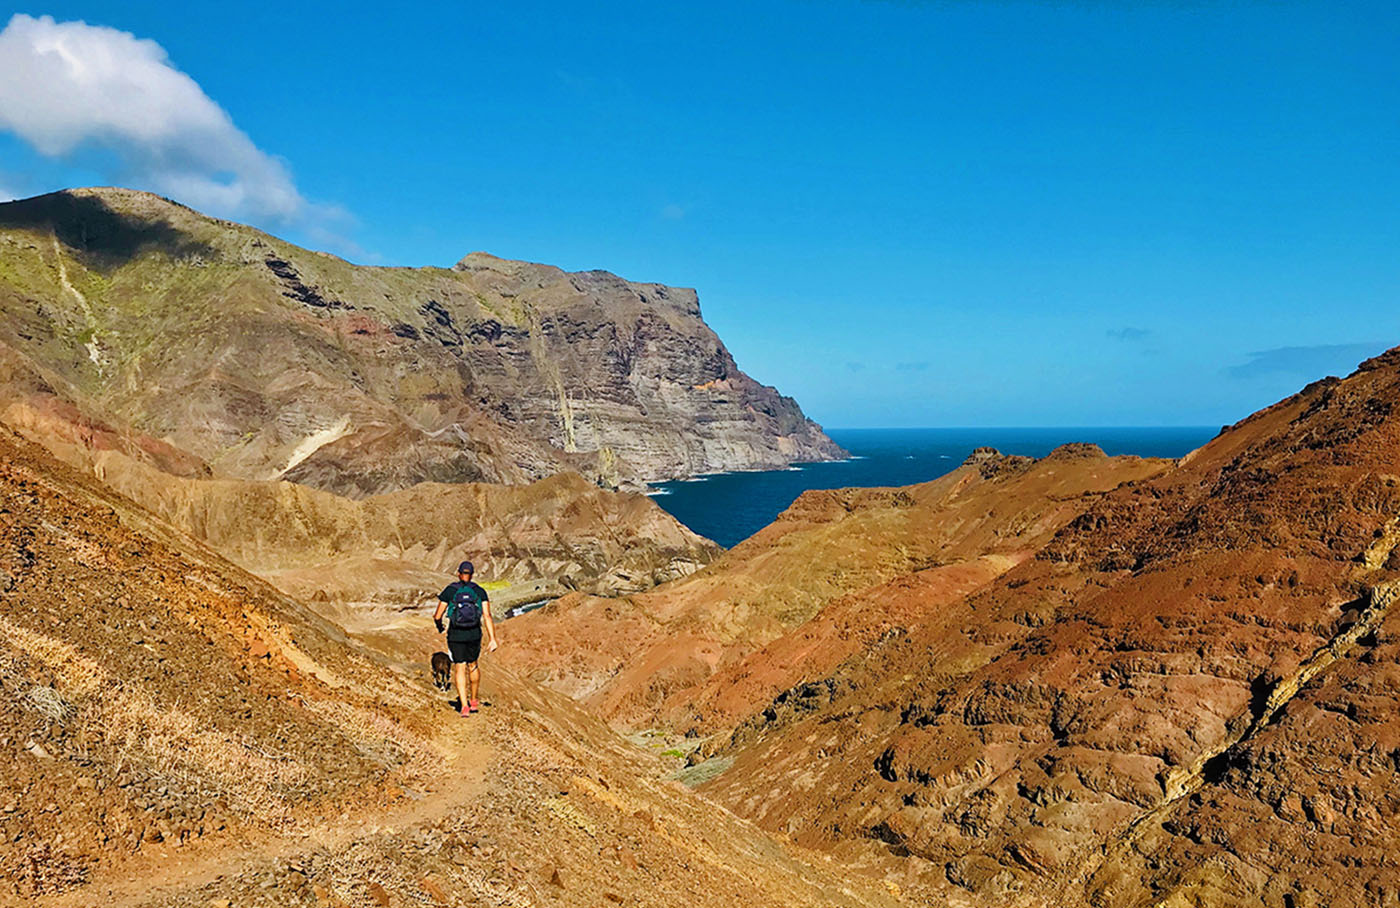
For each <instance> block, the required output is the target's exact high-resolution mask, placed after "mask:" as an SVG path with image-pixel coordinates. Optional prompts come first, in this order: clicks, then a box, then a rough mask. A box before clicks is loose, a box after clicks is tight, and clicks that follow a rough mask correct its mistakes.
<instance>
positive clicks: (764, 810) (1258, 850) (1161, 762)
mask: <svg viewBox="0 0 1400 908" xmlns="http://www.w3.org/2000/svg"><path fill="white" fill-rule="evenodd" d="M1397 402H1400V353H1397V352H1394V351H1392V353H1390V354H1387V355H1386V356H1383V357H1380V358H1377V359H1376V360H1372V361H1370V362H1369V363H1367V364H1364V365H1363V367H1362V369H1361V370H1360V371H1358V372H1357V373H1356V374H1354V375H1353V376H1351V377H1349V378H1347V379H1346V380H1344V381H1337V380H1331V381H1327V382H1319V383H1317V384H1315V385H1313V386H1310V387H1309V388H1308V389H1306V390H1305V391H1304V392H1302V393H1300V394H1299V395H1297V396H1295V397H1293V398H1290V399H1288V400H1286V401H1284V402H1282V403H1280V404H1278V405H1276V406H1274V407H1271V408H1269V409H1267V410H1264V411H1261V412H1260V413H1258V414H1256V415H1255V416H1253V417H1251V418H1249V419H1247V420H1245V421H1244V422H1242V423H1240V424H1238V425H1236V426H1234V427H1231V428H1230V429H1228V430H1227V431H1225V432H1224V433H1222V434H1221V436H1219V437H1218V438H1217V439H1215V440H1214V441H1212V442H1211V443H1210V444H1208V445H1206V446H1205V447H1204V448H1202V449H1201V450H1199V451H1197V452H1195V453H1194V454H1193V455H1192V456H1190V457H1188V458H1185V459H1184V460H1183V462H1182V463H1181V465H1180V466H1178V467H1177V468H1175V469H1172V470H1170V471H1168V472H1166V473H1164V474H1162V475H1160V476H1158V477H1156V478H1152V479H1147V480H1145V481H1141V482H1136V483H1130V484H1126V485H1124V486H1122V487H1119V488H1117V489H1115V490H1113V491H1110V492H1108V493H1107V494H1104V495H1102V496H1100V497H1099V498H1098V499H1097V500H1096V501H1095V502H1094V503H1093V504H1092V506H1090V507H1087V508H1086V509H1085V510H1084V511H1083V513H1082V514H1080V515H1079V516H1077V517H1075V518H1074V519H1073V520H1071V521H1069V522H1068V523H1067V525H1065V526H1064V527H1063V528H1062V529H1060V530H1059V532H1057V533H1056V534H1055V535H1054V536H1053V538H1051V539H1050V540H1049V541H1048V543H1047V544H1045V545H1043V546H1042V547H1040V548H1039V550H1038V551H1037V552H1036V553H1035V554H1034V557H1031V558H1028V559H1027V560H1025V561H1023V562H1021V563H1020V564H1018V565H1017V566H1015V567H1013V568H1011V569H1010V570H1008V571H1006V572H1005V573H1004V574H1002V575H1001V576H999V577H997V578H996V579H994V580H992V581H991V582H990V583H988V584H986V585H985V586H982V587H980V588H979V589H977V590H975V591H973V592H971V593H970V594H968V595H966V596H963V597H961V598H956V599H953V600H951V601H950V600H937V607H936V608H929V607H928V605H929V604H930V603H932V602H934V599H933V596H934V594H933V593H931V592H930V591H929V590H928V589H927V588H925V587H924V586H922V585H920V584H919V583H916V582H914V578H912V577H911V578H910V579H909V580H907V581H905V583H904V585H903V587H902V588H901V587H900V586H898V585H895V584H892V585H891V586H889V587H886V588H884V589H882V590H880V591H878V592H871V593H870V594H864V595H862V596H860V597H857V598H858V599H860V600H861V602H859V603H858V604H857V605H858V606H859V605H863V606H864V607H866V608H868V609H871V610H878V611H879V612H881V613H883V614H893V615H898V616H901V618H900V619H899V623H898V626H897V627H895V628H893V629H892V630H891V632H890V633H888V634H886V635H885V636H883V637H881V638H880V639H878V640H875V641H872V642H869V643H868V644H867V645H865V646H863V647H862V649H861V650H860V651H859V652H856V653H854V654H852V655H851V656H850V657H849V658H848V659H847V660H846V661H845V662H844V663H843V664H841V665H840V666H838V667H836V668H835V670H834V671H830V672H828V673H826V674H825V676H824V677H820V678H815V679H809V680H805V681H803V682H802V683H801V684H799V685H795V686H794V687H792V688H790V689H789V690H787V691H785V692H783V693H782V694H781V695H780V696H779V697H777V698H775V699H774V701H773V702H772V703H771V704H770V706H769V707H768V708H767V709H765V710H764V711H762V712H760V713H758V714H756V715H754V716H753V717H752V718H750V720H749V721H747V722H746V723H744V724H743V725H741V727H740V729H739V730H738V732H736V733H735V734H734V735H733V736H732V738H731V739H730V743H729V745H728V748H727V749H725V748H719V749H718V750H719V752H721V753H726V754H727V755H728V756H731V757H734V758H735V762H734V764H733V766H732V768H730V769H729V770H728V771H726V772H724V773H723V774H722V775H720V776H718V778H717V779H716V780H715V781H713V782H712V783H710V785H709V788H708V790H709V793H710V794H711V795H712V796H714V797H717V798H719V799H720V800H721V801H723V802H724V803H726V804H728V805H729V806H730V807H732V808H733V809H735V810H737V811H738V812H740V813H741V814H745V815H748V816H750V817H752V818H754V819H756V820H758V821H759V822H760V823H761V824H763V825H765V826H767V827H768V828H772V829H782V830H784V831H786V832H788V833H790V834H792V835H794V836H795V837H796V838H797V839H798V840H799V841H802V842H806V843H808V844H813V845H821V846H824V847H832V848H838V849H840V848H849V847H851V843H854V842H858V841H860V840H862V839H863V840H865V841H866V842H868V843H870V844H871V845H872V846H874V847H877V848H880V849H884V850H885V851H886V852H887V854H888V855H889V856H890V857H891V859H892V860H900V861H903V862H904V866H905V867H906V868H907V869H908V872H909V873H910V874H911V876H913V877H917V878H918V881H919V882H918V886H919V887H921V888H920V891H921V892H922V894H923V895H924V896H925V897H927V898H930V899H940V898H948V897H950V896H951V897H959V894H961V897H966V898H970V899H972V900H973V901H974V902H975V901H977V900H995V901H996V902H997V903H998V904H1010V905H1021V904H1024V905H1041V904H1056V905H1081V904H1091V905H1103V906H1110V905H1111V906H1137V905H1144V906H1145V905H1254V904H1258V905H1269V906H1286V905H1306V904H1315V905H1384V904H1395V903H1396V902H1397V899H1400V878H1398V877H1397V875H1396V873H1395V871H1394V870H1393V869H1392V868H1391V867H1390V866H1389V864H1390V862H1389V861H1388V860H1386V859H1385V858H1384V857H1383V855H1385V854H1387V853H1393V852H1394V851H1395V849H1396V848H1397V847H1400V823H1398V822H1397V820H1400V816H1397V812H1400V783H1398V782H1397V778H1400V776H1397V774H1396V769H1395V767H1396V754H1400V737H1397V735H1400V723H1397V720H1396V716H1397V706H1400V684H1398V683H1397V680H1396V672H1395V671H1394V665H1395V663H1396V660H1397V658H1400V642H1397V641H1400V636H1397V632H1398V631H1400V624H1397V623H1396V622H1397V621H1400V617H1397V613H1396V612H1395V611H1394V609H1393V603H1394V601H1395V598H1396V595H1395V591H1396V580H1397V579H1400V563H1397V559H1396V557H1395V551H1396V543H1397V541H1400V531H1397V529H1396V527H1397V525H1400V519H1397V515H1400V421H1397V420H1396V419H1395V418H1394V417H1393V416H1392V415H1391V414H1392V412H1393V408H1394V406H1395V404H1396V403H1397ZM1091 455H1092V452H1084V451H1066V452H1062V456H1061V457H1060V458H1059V459H1060V461H1061V463H1062V464H1068V463H1071V462H1074V461H1076V460H1078V459H1079V458H1081V457H1084V456H1091ZM985 462H992V460H991V457H990V455H988V456H986V457H985V458H983V459H981V460H980V461H979V463H978V464H976V465H974V467H973V468H977V469H981V467H982V466H983V465H984V463H985Z"/></svg>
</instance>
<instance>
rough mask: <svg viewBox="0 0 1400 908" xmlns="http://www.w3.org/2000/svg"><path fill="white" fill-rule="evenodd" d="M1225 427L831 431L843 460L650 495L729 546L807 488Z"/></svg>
mask: <svg viewBox="0 0 1400 908" xmlns="http://www.w3.org/2000/svg"><path fill="white" fill-rule="evenodd" d="M1219 431H1220V427H1219V426H1208V427H1185V428H1183V427H1170V428H1078V429H1075V428H1069V429H828V430H827V434H828V435H830V436H831V437H832V438H833V439H835V441H836V443H837V444H839V445H840V446H841V447H843V448H845V449H846V450H847V451H850V452H851V455H852V459H851V460H846V461H841V462H839V463H814V464H802V465H800V466H795V467H790V468H788V469H786V470H767V471H763V472H755V473H717V474H712V475H709V476H701V477H696V478H695V479H684V480H678V481H675V482H664V483H658V484H657V485H655V486H653V487H652V490H651V492H650V493H649V494H651V495H653V496H654V498H653V500H654V501H655V502H656V503H657V504H659V505H661V506H662V507H663V508H665V509H666V510H668V511H670V512H671V513H672V514H674V515H675V516H676V518H677V519H678V520H680V521H681V523H684V524H685V525H686V526H688V527H690V528H691V529H692V530H694V531H695V532H697V533H699V534H700V535H701V536H708V537H709V538H710V539H713V540H714V541H715V542H718V543H719V544H720V545H722V546H725V547H726V548H727V547H729V546H732V545H734V544H735V543H736V542H739V541H740V540H742V539H745V538H747V537H748V536H751V535H752V534H753V533H755V532H757V531H758V530H760V529H762V528H763V527H765V526H767V525H768V524H770V523H772V522H773V518H775V517H777V516H778V514H779V513H780V512H781V511H782V510H783V509H784V508H786V507H787V506H788V505H790V504H792V502H793V500H794V499H796V498H797V496H798V495H800V494H801V493H802V492H805V491H806V490H807V489H838V488H846V487H852V486H905V485H911V484H913V483H916V482H925V481H927V480H930V479H936V478H937V477H939V476H942V475H943V474H944V473H947V472H948V471H950V470H952V469H953V468H954V467H956V466H958V465H959V464H961V463H962V462H963V460H965V459H966V458H967V455H968V454H970V453H971V452H972V449H973V448H976V447H980V446H982V445H990V446H991V447H993V448H996V449H997V450H999V451H1001V452H1002V453H1003V454H1026V455H1029V456H1031V457H1042V456H1044V455H1045V454H1048V453H1049V452H1050V450H1051V449H1052V448H1055V447H1057V446H1059V445H1062V444H1064V443H1066V442H1071V441H1088V442H1093V443H1094V444H1097V445H1099V446H1100V447H1101V448H1103V449H1104V451H1106V452H1108V453H1109V454H1139V455H1142V456H1144V457H1180V456H1182V455H1183V454H1186V453H1187V452H1189V451H1192V450H1194V449H1196V448H1198V447H1200V446H1201V445H1203V444H1205V443H1206V442H1207V441H1209V440H1210V439H1211V438H1213V437H1214V436H1215V434H1216V433H1217V432H1219Z"/></svg>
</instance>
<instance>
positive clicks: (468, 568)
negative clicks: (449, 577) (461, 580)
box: [457, 561, 476, 574]
mask: <svg viewBox="0 0 1400 908" xmlns="http://www.w3.org/2000/svg"><path fill="white" fill-rule="evenodd" d="M457 573H459V574H475V573H476V571H474V570H472V563H471V562H470V561H463V562H462V563H461V564H459V565H457Z"/></svg>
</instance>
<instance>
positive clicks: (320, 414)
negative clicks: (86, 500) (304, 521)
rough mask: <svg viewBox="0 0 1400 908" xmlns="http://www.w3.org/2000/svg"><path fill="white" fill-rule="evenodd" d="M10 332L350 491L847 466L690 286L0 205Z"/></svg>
mask: <svg viewBox="0 0 1400 908" xmlns="http://www.w3.org/2000/svg"><path fill="white" fill-rule="evenodd" d="M0 343H3V344H4V345H5V346H6V347H8V348H9V351H10V355H11V356H12V357H14V358H16V359H17V360H18V361H19V362H21V363H22V364H23V366H24V367H25V368H27V369H29V370H30V371H32V372H33V373H34V374H37V375H40V376H42V377H43V380H44V381H45V382H46V383H48V385H50V386H51V387H52V388H54V389H56V390H57V391H58V392H59V394H60V396H61V397H63V398H64V399H65V400H66V401H67V402H68V403H69V404H71V405H72V406H74V407H76V408H78V409H79V410H81V411H83V412H84V413H86V414H88V415H89V416H90V417H93V418H99V419H102V420H104V421H106V422H108V423H110V424H113V425H121V426H124V427H129V429H130V430H131V431H133V432H137V433H140V434H143V435H145V436H148V437H151V438H157V439H162V440H164V441H165V442H167V443H169V444H171V445H173V446H174V447H176V448H178V449H180V450H182V451H185V452H188V453H189V454H190V455H193V456H194V457H197V458H198V459H200V460H201V461H203V462H204V463H206V464H208V465H209V467H210V468H211V469H212V470H213V472H214V473H216V474H217V475H220V476H223V477H227V478H238V479H258V480H266V479H287V480H291V481H296V482H299V483H302V484H305V485H310V486H313V487H316V488H321V489H325V490H327V491H333V492H337V493H339V494H344V495H350V496H353V497H361V496H365V495H371V494H376V493H379V492H385V491H392V490H394V489H401V488H406V487H408V486H411V485H413V484H415V483H418V482H425V481H432V482H470V481H488V482H525V481H529V480H532V479H538V478H542V477H544V476H547V475H550V474H552V473H556V472H560V471H561V470H575V471H577V472H580V473H581V474H583V475H585V476H586V477H587V478H589V480H590V481H595V482H598V483H601V484H604V485H618V484H628V483H637V482H640V481H644V480H656V479H666V478H673V477H679V476H685V475H689V474H693V473H698V472H706V471H712V470H727V469H749V468H762V467H774V466H779V465H782V464H786V463H789V462H792V461H801V460H820V459H829V458H833V457H838V456H841V455H842V452H841V451H840V449H839V448H838V447H837V446H836V445H835V444H833V443H832V442H831V441H830V439H828V438H827V437H826V436H825V435H824V434H823V433H822V431H821V429H820V428H819V427H818V426H816V425H815V424H814V423H812V422H811V421H810V420H808V419H807V418H806V417H805V416H803V414H802V411H801V410H800V409H799V408H798V406H797V404H796V403H795V402H793V401H792V400H791V399H790V398H786V397H783V396H782V395H780V394H778V393H777V392H776V391H774V390H773V389H772V388H768V387H765V386H763V385H760V384H758V383H757V382H755V381H754V380H753V379H751V378H750V377H749V376H747V375H745V374H744V373H743V372H742V371H740V370H739V368H738V367H737V365H736V364H735V363H734V360H733V358H732V357H731V356H730V355H729V352H728V351H727V350H726V349H725V347H724V345H723V344H722V343H721V342H720V340H719V338H718V337H716V336H715V334H714V332H712V331H711V330H710V329H709V328H708V327H707V326H706V325H705V323H704V322H703V321H702V320H701V318H700V311H699V305H698V302H697V298H696V295H695V292H694V291H692V290H684V289H678V288H672V287H666V286H663V285H660V284H639V283H633V282H629V281H625V280H622V279H621V278H618V277H615V276H613V275H611V274H607V273H605V272H583V273H568V272H564V271H561V270H559V269H557V268H551V267H548V266H544V265H531V264H526V263H521V262H508V261H504V260H501V259H496V258H494V257H491V256H488V255H484V254H480V253H476V254H473V255H469V256H467V257H466V258H465V259H463V260H462V261H461V262H460V263H458V265H457V266H456V267H455V268H453V269H451V270H448V269H441V268H422V269H409V268H368V267H357V266H354V265H350V264H349V263H347V262H344V261H342V260H340V259H337V258H334V257H332V256H328V255H324V254H320V253H315V252H309V251H307V250H304V249H299V248H297V247H295V246H292V245H290V244H287V243H284V242H282V241H280V240H278V239H276V238H274V237H271V236H268V235H266V234H263V233H260V232H258V231H256V230H253V229H252V228H248V227H244V226H240V225H237V224H232V223H229V222H225V221H217V220H214V219H211V218H207V217H204V216H202V215H200V214H198V213H196V212H193V211H191V210H189V209H187V208H184V207H182V206H179V205H176V204H174V203H171V202H168V201H166V200H163V199H160V198H157V197H155V196H151V195H147V194H144V193H136V192H130V191H126V190H114V189H103V190H74V191H71V192H61V193H54V194H52V195H48V196H41V197H39V198H35V199H29V200H25V201H21V202H11V203H6V204H3V205H0Z"/></svg>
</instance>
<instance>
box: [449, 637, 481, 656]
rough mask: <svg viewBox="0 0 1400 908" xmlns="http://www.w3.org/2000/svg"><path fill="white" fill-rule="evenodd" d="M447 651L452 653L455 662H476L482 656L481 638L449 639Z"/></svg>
mask: <svg viewBox="0 0 1400 908" xmlns="http://www.w3.org/2000/svg"><path fill="white" fill-rule="evenodd" d="M447 651H448V652H449V653H451V654H452V661H453V662H475V661H476V660H477V659H479V658H480V657H481V638H480V637H477V638H476V639H474V640H451V639H449V640H448V641H447Z"/></svg>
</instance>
